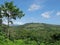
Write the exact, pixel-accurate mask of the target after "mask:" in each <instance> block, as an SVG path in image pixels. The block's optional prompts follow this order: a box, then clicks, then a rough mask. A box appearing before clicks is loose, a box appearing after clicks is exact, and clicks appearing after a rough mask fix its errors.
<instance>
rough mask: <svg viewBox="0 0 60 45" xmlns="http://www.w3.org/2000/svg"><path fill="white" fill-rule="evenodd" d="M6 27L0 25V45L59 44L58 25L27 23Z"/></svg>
mask: <svg viewBox="0 0 60 45" xmlns="http://www.w3.org/2000/svg"><path fill="white" fill-rule="evenodd" d="M7 27H8V26H6V25H3V26H2V27H1V26H0V45H17V44H18V45H60V25H51V24H44V23H27V24H24V25H19V26H10V27H9V28H7ZM7 29H9V38H8V37H7V35H6V34H8V30H7ZM7 43H9V44H7Z"/></svg>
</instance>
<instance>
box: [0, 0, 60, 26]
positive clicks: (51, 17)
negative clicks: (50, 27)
mask: <svg viewBox="0 0 60 45" xmlns="http://www.w3.org/2000/svg"><path fill="white" fill-rule="evenodd" d="M4 1H5V0H0V4H3V3H4ZM9 1H12V0H9ZM13 2H14V5H16V6H17V7H18V8H20V9H21V10H22V11H23V12H24V13H25V16H24V17H22V18H21V19H17V20H16V21H14V24H24V23H32V22H35V23H48V24H58V25H60V0H13ZM3 23H5V24H6V23H7V21H4V22H3Z"/></svg>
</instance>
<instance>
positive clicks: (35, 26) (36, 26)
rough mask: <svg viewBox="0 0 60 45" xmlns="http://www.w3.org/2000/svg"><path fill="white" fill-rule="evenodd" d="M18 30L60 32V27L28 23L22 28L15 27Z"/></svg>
mask: <svg viewBox="0 0 60 45" xmlns="http://www.w3.org/2000/svg"><path fill="white" fill-rule="evenodd" d="M13 27H15V28H16V29H17V28H23V29H28V30H39V29H40V30H50V29H51V30H60V25H52V24H45V23H26V24H24V25H20V26H13Z"/></svg>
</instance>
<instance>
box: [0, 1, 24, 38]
mask: <svg viewBox="0 0 60 45" xmlns="http://www.w3.org/2000/svg"><path fill="white" fill-rule="evenodd" d="M0 8H1V11H2V12H3V13H2V17H5V18H6V19H7V21H8V28H9V24H10V23H13V21H12V19H14V20H16V19H17V18H21V17H23V16H24V13H23V12H22V11H21V10H19V8H17V7H16V6H14V4H13V2H5V4H3V5H1V7H0ZM7 36H8V38H9V29H8V34H7Z"/></svg>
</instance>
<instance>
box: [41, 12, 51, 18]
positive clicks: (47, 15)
mask: <svg viewBox="0 0 60 45" xmlns="http://www.w3.org/2000/svg"><path fill="white" fill-rule="evenodd" d="M50 15H51V12H44V13H42V14H41V16H42V17H44V18H50Z"/></svg>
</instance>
